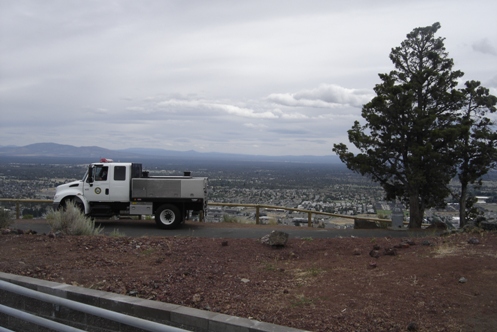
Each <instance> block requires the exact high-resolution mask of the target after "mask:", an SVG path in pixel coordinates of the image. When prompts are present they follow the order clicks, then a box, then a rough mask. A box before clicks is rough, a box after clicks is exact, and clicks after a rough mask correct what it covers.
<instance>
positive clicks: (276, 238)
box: [261, 231, 289, 247]
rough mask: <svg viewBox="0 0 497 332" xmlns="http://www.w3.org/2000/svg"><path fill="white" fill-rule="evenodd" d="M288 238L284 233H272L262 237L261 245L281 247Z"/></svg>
mask: <svg viewBox="0 0 497 332" xmlns="http://www.w3.org/2000/svg"><path fill="white" fill-rule="evenodd" d="M288 236H289V235H288V233H285V232H280V231H272V232H271V233H270V234H267V235H264V236H263V237H262V238H261V243H262V244H267V245H270V246H273V247H283V246H285V245H286V243H287V241H288Z"/></svg>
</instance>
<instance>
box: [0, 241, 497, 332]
mask: <svg viewBox="0 0 497 332" xmlns="http://www.w3.org/2000/svg"><path fill="white" fill-rule="evenodd" d="M431 234H433V233H431ZM406 235H409V236H411V237H410V238H402V239H399V238H353V237H348V238H330V239H312V238H290V239H289V241H288V243H287V245H286V246H284V247H280V248H275V247H271V246H268V245H265V244H262V243H261V242H260V241H258V240H255V239H208V238H196V237H138V238H131V237H110V236H95V237H83V236H80V237H76V236H61V237H51V236H48V235H39V234H38V235H33V234H22V235H19V234H12V233H11V234H8V235H1V236H0V270H1V271H2V272H6V273H13V274H18V275H24V276H30V277H34V278H39V279H44V280H50V281H55V282H61V283H68V284H73V285H77V286H81V287H86V288H92V289H98V290H103V291H108V292H114V293H119V294H127V295H131V296H137V297H141V298H147V299H151V300H157V301H164V302H169V303H175V304H180V305H184V306H189V307H194V308H199V309H203V310H209V311H215V312H222V313H225V314H228V315H235V316H239V317H245V318H251V319H255V320H259V321H264V322H270V323H274V324H279V325H284V326H291V327H296V328H301V329H306V330H311V331H496V330H497V282H496V281H497V233H495V232H493V233H490V232H484V233H462V234H456V235H450V236H444V237H439V236H430V233H421V234H420V233H415V232H407V234H406ZM420 235H421V236H422V237H419V236H420Z"/></svg>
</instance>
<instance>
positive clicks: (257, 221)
mask: <svg viewBox="0 0 497 332" xmlns="http://www.w3.org/2000/svg"><path fill="white" fill-rule="evenodd" d="M255 224H256V225H259V205H257V206H256V207H255Z"/></svg>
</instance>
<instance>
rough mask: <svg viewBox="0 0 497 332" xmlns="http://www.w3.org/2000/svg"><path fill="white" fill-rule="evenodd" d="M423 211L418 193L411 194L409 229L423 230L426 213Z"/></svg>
mask: <svg viewBox="0 0 497 332" xmlns="http://www.w3.org/2000/svg"><path fill="white" fill-rule="evenodd" d="M421 209H422V208H421V205H420V202H419V195H418V193H417V192H411V194H410V196H409V228H421V224H422V223H423V215H424V213H423V212H424V211H421Z"/></svg>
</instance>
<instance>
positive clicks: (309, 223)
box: [307, 211, 312, 227]
mask: <svg viewBox="0 0 497 332" xmlns="http://www.w3.org/2000/svg"><path fill="white" fill-rule="evenodd" d="M307 226H308V227H312V212H311V211H309V212H307Z"/></svg>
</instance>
